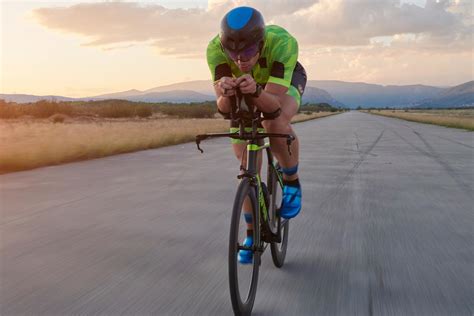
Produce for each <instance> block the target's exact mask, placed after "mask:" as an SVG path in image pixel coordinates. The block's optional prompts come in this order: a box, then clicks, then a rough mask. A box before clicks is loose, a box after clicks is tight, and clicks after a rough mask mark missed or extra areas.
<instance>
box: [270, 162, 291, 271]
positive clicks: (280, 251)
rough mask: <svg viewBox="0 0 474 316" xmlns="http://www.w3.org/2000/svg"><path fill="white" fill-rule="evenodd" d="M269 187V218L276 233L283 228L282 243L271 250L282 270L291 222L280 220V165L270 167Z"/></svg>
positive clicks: (273, 243)
mask: <svg viewBox="0 0 474 316" xmlns="http://www.w3.org/2000/svg"><path fill="white" fill-rule="evenodd" d="M268 168H269V169H268V186H269V194H270V207H269V217H270V225H271V226H272V227H271V229H272V231H273V232H274V233H277V232H278V226H279V225H280V226H281V242H272V243H271V244H270V249H271V252H272V259H273V263H274V264H275V266H276V267H278V268H281V267H282V266H283V264H284V263H285V257H286V249H287V246H288V233H289V227H290V222H289V221H288V220H285V219H282V218H280V212H279V208H280V206H281V200H282V184H281V183H280V181H279V180H278V179H279V178H280V179H281V176H282V173H281V168H280V166H279V165H278V164H276V166H275V167H273V166H272V165H269V167H268Z"/></svg>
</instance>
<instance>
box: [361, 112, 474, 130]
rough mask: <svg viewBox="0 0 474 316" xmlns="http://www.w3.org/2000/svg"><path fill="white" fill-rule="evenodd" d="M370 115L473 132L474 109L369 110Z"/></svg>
mask: <svg viewBox="0 0 474 316" xmlns="http://www.w3.org/2000/svg"><path fill="white" fill-rule="evenodd" d="M364 112H369V113H372V114H377V115H383V116H388V117H396V118H401V119H404V120H407V121H413V122H420V123H428V124H434V125H441V126H446V127H454V128H462V129H467V130H470V131H474V109H460V110H380V111H379V110H371V111H364Z"/></svg>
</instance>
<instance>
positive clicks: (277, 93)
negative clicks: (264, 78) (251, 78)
mask: <svg viewBox="0 0 474 316" xmlns="http://www.w3.org/2000/svg"><path fill="white" fill-rule="evenodd" d="M287 91H288V88H287V87H285V86H282V85H279V84H276V83H271V82H269V83H267V84H266V86H265V89H264V90H262V93H261V94H260V96H259V97H258V98H255V99H254V100H255V103H256V105H257V107H259V108H260V109H261V110H262V111H263V112H267V113H271V112H275V111H277V110H278V108H281V105H282V104H283V98H284V97H285V95H286V92H287Z"/></svg>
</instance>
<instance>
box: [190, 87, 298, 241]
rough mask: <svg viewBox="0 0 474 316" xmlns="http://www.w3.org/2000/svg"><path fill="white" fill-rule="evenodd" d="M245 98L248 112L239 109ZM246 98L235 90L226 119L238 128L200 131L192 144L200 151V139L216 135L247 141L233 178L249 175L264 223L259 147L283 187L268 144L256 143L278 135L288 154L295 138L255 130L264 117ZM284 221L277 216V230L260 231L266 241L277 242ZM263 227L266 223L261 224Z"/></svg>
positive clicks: (265, 210)
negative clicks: (241, 165) (244, 159)
mask: <svg viewBox="0 0 474 316" xmlns="http://www.w3.org/2000/svg"><path fill="white" fill-rule="evenodd" d="M243 99H245V101H246V103H247V106H248V108H249V110H248V111H243V110H242V109H241V102H242V100H243ZM247 100H248V99H247V98H245V96H244V95H242V94H241V93H240V91H239V90H237V97H236V98H235V102H234V106H233V107H232V112H231V113H230V119H231V120H234V121H235V122H237V123H238V124H239V131H237V132H235V133H213V134H202V135H197V136H196V145H197V148H198V150H200V151H201V153H203V152H204V151H203V150H202V149H201V147H200V143H201V141H203V140H205V139H208V138H219V137H230V138H233V139H239V140H245V141H248V144H247V165H246V168H243V171H244V172H243V173H242V174H240V175H238V176H237V178H239V179H242V178H244V177H246V178H249V179H250V182H251V184H252V185H253V186H254V187H256V190H257V191H256V194H257V195H256V196H257V200H258V204H259V211H260V213H261V215H262V216H261V218H263V223H267V224H268V217H269V214H268V208H267V206H266V204H265V197H264V193H263V189H262V185H261V178H260V174H259V173H258V170H257V165H258V163H257V159H258V152H259V151H262V150H266V151H267V158H268V163H269V165H271V168H273V169H274V170H273V171H274V173H275V174H276V175H277V180H278V182H279V185H280V186H283V179H282V178H281V174H280V173H279V172H277V170H276V167H275V166H274V165H273V155H272V153H271V149H270V143H265V144H263V145H259V144H258V142H259V140H262V139H264V138H270V137H278V138H286V140H287V146H288V152H289V154H290V155H291V143H292V141H293V140H294V139H295V138H294V136H293V135H289V134H276V133H261V132H259V131H258V126H259V124H261V122H262V121H264V120H265V118H264V117H262V114H261V112H258V111H255V107H254V106H253V105H252V103H251V102H247ZM246 125H247V126H248V125H251V126H252V131H250V132H247V131H246V130H245V126H246ZM286 221H287V220H283V221H282V220H281V218H280V217H278V224H277V231H276V232H273V231H272V230H271V228H270V227H268V229H265V231H264V233H266V234H267V235H269V236H266V237H267V238H264V239H266V241H267V242H281V227H282V226H283V225H284V224H285V223H286ZM265 226H269V225H263V227H264V228H265Z"/></svg>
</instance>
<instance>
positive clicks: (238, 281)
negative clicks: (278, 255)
mask: <svg viewBox="0 0 474 316" xmlns="http://www.w3.org/2000/svg"><path fill="white" fill-rule="evenodd" d="M246 199H249V200H250V202H251V203H250V204H251V205H252V207H251V208H252V210H251V211H252V226H253V241H254V242H253V247H245V246H244V244H243V241H244V239H245V237H246V234H247V224H246V222H245V219H244V210H243V206H244V201H245V200H246ZM258 216H259V214H258V204H257V198H256V194H255V187H253V186H252V185H250V181H249V179H243V180H242V182H241V183H240V185H239V187H238V189H237V194H236V197H235V201H234V208H233V211H232V220H231V225H230V238H229V285H230V298H231V301H232V308H233V310H234V313H235V314H236V315H250V313H251V311H252V308H253V304H254V302H255V295H256V293H257V282H258V272H259V267H260V252H258V251H256V247H257V246H259V245H260V227H259V225H258V223H259V217H258ZM256 223H257V224H256ZM239 250H247V251H252V252H253V260H252V262H251V263H250V264H241V263H240V262H238V253H239Z"/></svg>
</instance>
